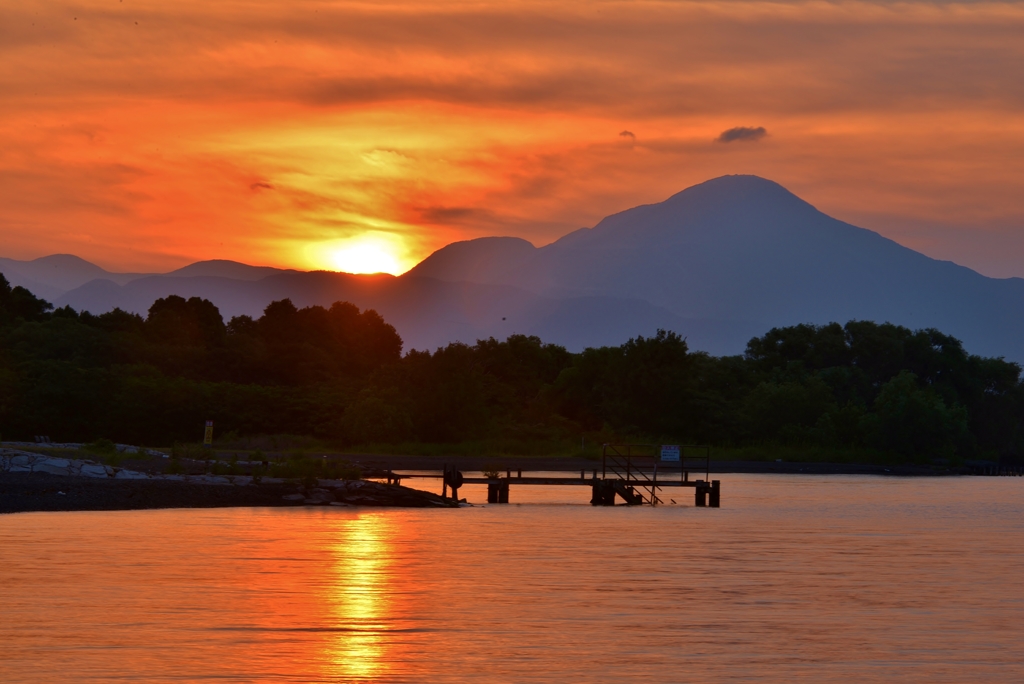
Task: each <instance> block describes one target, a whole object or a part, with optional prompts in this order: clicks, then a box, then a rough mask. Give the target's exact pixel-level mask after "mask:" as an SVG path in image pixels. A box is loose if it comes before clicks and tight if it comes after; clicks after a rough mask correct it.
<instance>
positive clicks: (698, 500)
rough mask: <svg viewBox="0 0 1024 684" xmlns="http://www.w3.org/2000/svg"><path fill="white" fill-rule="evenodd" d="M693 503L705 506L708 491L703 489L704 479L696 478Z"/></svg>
mask: <svg viewBox="0 0 1024 684" xmlns="http://www.w3.org/2000/svg"><path fill="white" fill-rule="evenodd" d="M693 505H694V506H707V505H708V493H707V491H706V490H705V489H704V480H697V486H696V487H694V488H693Z"/></svg>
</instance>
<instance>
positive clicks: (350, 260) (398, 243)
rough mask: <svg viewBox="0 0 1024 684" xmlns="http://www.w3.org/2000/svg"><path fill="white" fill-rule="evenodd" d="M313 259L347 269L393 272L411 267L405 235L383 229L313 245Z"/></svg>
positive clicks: (333, 268)
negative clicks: (386, 231) (389, 232)
mask: <svg viewBox="0 0 1024 684" xmlns="http://www.w3.org/2000/svg"><path fill="white" fill-rule="evenodd" d="M310 251H311V252H312V253H311V254H310V257H311V261H313V262H314V264H315V265H316V266H317V267H318V268H323V269H327V270H331V271H342V272H344V273H390V274H392V275H398V274H400V273H404V272H405V271H407V270H409V268H410V266H411V264H407V263H406V262H407V261H408V259H407V258H406V256H405V251H406V250H405V245H404V244H403V243H402V240H401V238H399V237H397V236H394V235H389V234H386V233H385V234H379V233H367V234H364V235H360V236H358V237H354V238H349V239H344V240H332V241H331V242H324V243H320V244H318V245H314V246H312V249H311V250H310Z"/></svg>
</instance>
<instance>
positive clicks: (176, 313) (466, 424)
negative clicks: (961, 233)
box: [0, 275, 1024, 460]
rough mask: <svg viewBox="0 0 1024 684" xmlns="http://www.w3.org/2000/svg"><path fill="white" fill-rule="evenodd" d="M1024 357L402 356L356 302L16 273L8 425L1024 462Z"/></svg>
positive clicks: (343, 440) (917, 349) (516, 348)
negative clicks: (102, 300)
mask: <svg viewBox="0 0 1024 684" xmlns="http://www.w3.org/2000/svg"><path fill="white" fill-rule="evenodd" d="M1022 419H1024V386H1022V382H1021V367H1020V366H1019V365H1018V364H1016V363H1012V362H1009V361H1005V360H1003V359H994V358H982V357H979V356H975V355H972V354H969V353H967V351H966V350H964V348H963V345H962V344H961V343H960V341H958V340H957V339H955V338H953V337H950V336H948V335H945V334H943V333H941V332H939V331H937V330H933V329H926V330H916V331H912V330H909V329H907V328H904V327H901V326H897V325H892V324H888V323H885V324H877V323H872V322H867V321H850V322H848V323H846V324H845V325H840V324H838V323H830V324H828V325H823V326H815V325H796V326H790V327H785V328H775V329H772V330H770V331H768V332H767V333H766V334H765V335H763V336H762V337H757V338H754V339H752V340H750V342H749V343H748V345H747V349H746V352H745V353H744V354H743V355H740V356H730V357H712V356H709V355H708V354H706V353H703V352H699V351H691V350H690V349H689V347H688V345H687V343H686V340H685V339H684V338H682V337H681V336H680V335H678V334H677V333H674V332H668V331H663V330H659V331H657V332H656V334H654V335H653V336H650V337H642V336H638V337H636V338H634V339H631V340H629V341H628V342H626V343H625V344H622V345H620V346H617V347H601V348H592V349H586V350H584V351H583V352H580V353H571V352H568V351H567V350H566V349H565V348H563V347H560V346H558V345H553V344H546V343H544V342H542V341H541V340H540V339H538V338H537V337H531V336H525V335H512V336H511V337H509V338H508V339H507V340H504V341H498V340H495V339H488V340H480V341H478V342H477V343H476V344H473V345H467V344H462V343H453V344H449V345H448V346H446V347H443V348H440V349H437V350H436V351H434V352H425V351H410V352H408V353H407V354H405V355H403V354H402V340H401V338H400V337H399V335H398V334H397V332H396V331H395V329H394V327H392V326H391V325H389V324H388V323H386V322H385V321H384V319H383V318H382V317H381V316H380V315H379V314H378V313H377V312H375V311H373V310H365V311H360V310H359V309H358V308H357V307H356V306H354V305H352V304H349V303H347V302H336V303H335V304H333V305H332V306H331V307H330V308H325V307H321V306H310V307H305V308H301V309H300V308H297V307H296V306H295V305H294V304H293V303H292V302H291V301H289V300H287V299H285V300H281V301H276V302H273V303H271V304H270V305H269V306H267V308H266V309H265V310H264V312H263V315H262V316H260V317H259V318H257V319H254V318H251V317H248V316H237V317H234V318H232V319H231V320H229V321H227V322H225V321H224V319H223V317H222V316H221V314H220V312H219V311H218V309H217V307H216V306H215V305H214V304H213V303H211V302H209V301H207V300H205V299H200V298H198V297H193V298H191V299H184V298H182V297H177V296H170V297H166V298H163V299H159V300H157V301H155V302H154V303H153V305H152V306H151V307H150V309H149V311H148V313H147V315H146V316H145V317H142V316H139V315H136V314H131V313H126V312H124V311H121V310H118V309H115V310H114V311H111V312H109V313H105V314H101V315H93V314H90V313H88V312H82V313H78V312H76V311H74V310H73V309H71V308H69V307H65V308H61V309H56V310H54V308H53V307H52V306H51V305H50V304H48V303H47V302H45V301H43V300H41V299H38V298H36V297H35V296H33V295H32V294H31V293H30V292H29V291H28V290H25V289H24V288H21V287H13V288H12V287H11V286H10V284H9V283H8V282H7V280H6V279H4V278H3V276H2V275H0V434H2V436H3V437H4V438H5V439H31V437H32V436H33V435H41V434H45V435H49V436H51V438H53V439H54V440H59V441H90V440H93V439H96V438H99V437H106V438H111V439H114V440H115V441H119V442H127V443H138V444H148V445H169V444H171V443H173V442H175V441H195V440H196V439H197V435H199V434H201V427H202V425H203V424H204V422H205V421H206V420H214V421H215V423H216V424H217V426H218V430H219V431H221V432H223V431H230V432H233V433H236V434H239V435H257V434H293V435H309V436H312V437H316V438H318V439H322V440H325V441H329V442H331V443H334V444H336V445H338V446H339V447H346V446H353V445H360V444H363V445H365V444H372V443H373V444H387V443H391V444H397V443H407V442H428V443H455V442H463V441H467V440H484V439H489V438H502V439H506V440H520V441H523V442H524V443H526V442H538V441H545V440H546V441H549V442H551V441H559V440H575V441H577V442H578V440H579V436H580V435H585V434H595V433H597V434H599V435H601V436H605V437H614V438H617V439H643V440H652V441H659V440H660V441H664V442H682V443H703V444H712V445H720V446H721V445H725V446H741V445H755V446H756V445H816V446H818V447H821V448H826V449H827V448H839V447H853V448H868V449H874V450H878V451H880V452H886V453H892V454H897V455H901V456H904V457H908V458H910V457H915V456H920V455H929V456H948V457H952V456H959V457H989V458H992V457H998V458H1004V459H1007V458H1008V459H1012V460H1017V459H1019V457H1020V455H1021V454H1022V447H1024V444H1022V437H1024V435H1022V430H1021V423H1022Z"/></svg>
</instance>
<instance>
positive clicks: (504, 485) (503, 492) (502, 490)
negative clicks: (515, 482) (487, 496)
mask: <svg viewBox="0 0 1024 684" xmlns="http://www.w3.org/2000/svg"><path fill="white" fill-rule="evenodd" d="M498 503H503V504H507V503H508V480H505V481H504V482H500V483H498Z"/></svg>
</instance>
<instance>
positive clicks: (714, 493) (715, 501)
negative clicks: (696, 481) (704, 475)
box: [708, 480, 722, 508]
mask: <svg viewBox="0 0 1024 684" xmlns="http://www.w3.org/2000/svg"><path fill="white" fill-rule="evenodd" d="M721 484H722V483H721V481H719V480H712V481H711V492H710V495H709V496H708V499H709V501H708V503H709V504H710V505H711V507H712V508H718V507H720V506H721V504H722V497H721V494H722V490H721Z"/></svg>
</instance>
